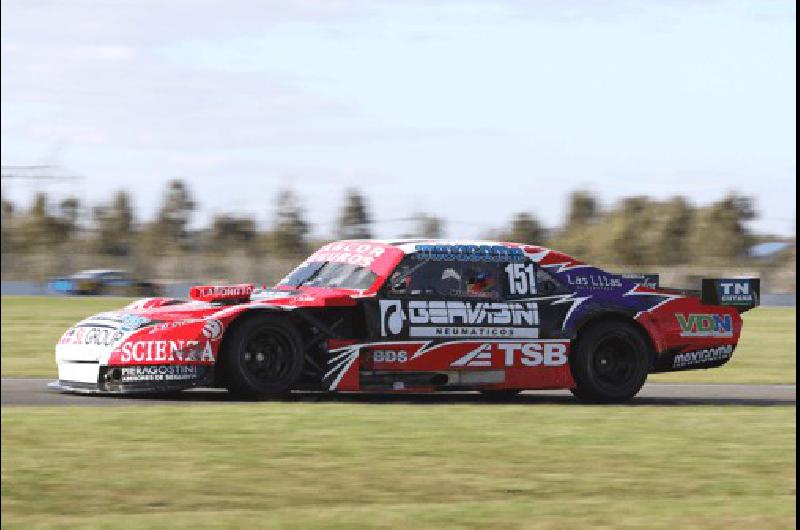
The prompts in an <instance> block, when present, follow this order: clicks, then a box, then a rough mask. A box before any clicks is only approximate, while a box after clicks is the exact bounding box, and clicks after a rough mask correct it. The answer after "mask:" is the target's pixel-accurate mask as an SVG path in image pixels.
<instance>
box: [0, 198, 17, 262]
mask: <svg viewBox="0 0 800 530" xmlns="http://www.w3.org/2000/svg"><path fill="white" fill-rule="evenodd" d="M0 203H2V221H0V232H2V235H1V236H0V249H2V252H3V253H5V252H13V251H14V250H16V241H15V237H14V235H15V234H16V231H15V228H16V215H15V213H16V208H15V206H14V203H13V202H11V201H10V200H6V198H5V197H2V199H0Z"/></svg>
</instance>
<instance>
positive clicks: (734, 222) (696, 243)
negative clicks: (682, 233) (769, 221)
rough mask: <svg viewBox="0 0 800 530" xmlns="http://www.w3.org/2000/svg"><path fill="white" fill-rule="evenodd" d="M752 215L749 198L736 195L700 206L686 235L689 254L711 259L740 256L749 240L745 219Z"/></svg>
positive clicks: (750, 240) (753, 210)
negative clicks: (687, 236)
mask: <svg viewBox="0 0 800 530" xmlns="http://www.w3.org/2000/svg"><path fill="white" fill-rule="evenodd" d="M755 217H756V211H755V208H754V206H753V199H752V198H750V197H743V196H740V195H737V194H730V195H728V196H727V197H725V198H723V199H722V200H720V201H717V202H714V203H712V204H711V205H709V206H707V207H704V208H700V209H699V210H698V212H697V215H696V217H695V222H694V224H693V226H692V231H691V235H690V238H689V245H690V252H691V254H692V255H693V256H694V257H695V258H696V259H704V260H712V261H717V260H730V259H731V258H738V257H742V256H743V255H744V254H745V251H746V250H747V249H748V248H749V247H750V245H751V244H752V242H753V237H752V235H751V234H750V232H749V231H748V229H747V227H746V226H745V222H747V221H750V220H752V219H754V218H755Z"/></svg>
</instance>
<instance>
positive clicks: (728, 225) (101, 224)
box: [2, 180, 756, 266]
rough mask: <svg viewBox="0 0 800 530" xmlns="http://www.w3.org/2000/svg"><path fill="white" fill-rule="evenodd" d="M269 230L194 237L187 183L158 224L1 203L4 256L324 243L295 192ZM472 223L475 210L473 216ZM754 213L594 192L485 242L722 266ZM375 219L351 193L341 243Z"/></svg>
mask: <svg viewBox="0 0 800 530" xmlns="http://www.w3.org/2000/svg"><path fill="white" fill-rule="evenodd" d="M275 204H276V205H277V207H276V210H275V212H274V215H273V218H272V220H271V222H270V225H269V227H268V228H267V229H263V230H259V228H258V226H257V223H256V221H255V219H253V218H252V217H250V216H246V215H237V214H235V213H227V214H216V215H214V216H213V217H212V218H211V220H210V223H209V224H208V226H206V227H204V228H202V229H192V228H191V221H192V217H193V215H195V214H196V212H197V209H198V205H197V202H196V201H195V200H194V197H193V194H192V192H191V190H190V188H189V186H188V184H187V183H186V182H185V181H182V180H172V181H170V182H169V183H168V184H167V186H166V189H165V190H164V193H163V196H162V199H161V202H160V205H159V207H158V209H157V211H156V213H155V215H154V217H153V218H152V219H150V220H149V221H145V222H137V216H136V212H135V207H134V204H133V202H132V199H131V196H130V195H129V194H128V193H127V192H126V191H122V190H120V191H117V192H116V193H114V195H113V197H112V198H111V200H109V201H108V202H107V203H104V204H100V205H94V206H91V207H90V206H89V205H84V204H81V202H80V201H79V200H78V199H77V198H74V197H68V198H65V199H63V200H61V201H60V202H58V203H54V204H51V202H50V199H49V197H48V195H47V194H45V193H37V194H36V195H35V197H34V199H33V202H32V204H31V205H30V206H29V207H28V208H23V209H20V208H19V207H17V205H15V204H13V203H12V202H11V201H8V200H6V199H5V198H4V199H3V200H2V252H3V253H4V254H6V253H15V254H47V253H53V252H56V251H58V252H63V251H64V248H65V246H67V245H68V246H69V249H70V252H81V253H85V254H96V255H101V256H115V257H126V256H132V255H134V254H136V255H137V256H139V257H141V256H147V257H150V258H152V257H158V256H164V255H184V254H202V255H204V256H212V257H213V256H214V255H220V256H221V255H226V254H228V253H230V252H231V251H234V250H240V251H244V252H247V253H248V254H251V255H255V256H269V255H272V256H276V257H282V258H283V257H285V258H297V257H302V256H305V255H307V254H308V253H309V252H310V251H311V250H312V248H313V247H315V246H317V245H319V244H320V243H321V241H318V240H312V238H311V232H310V228H311V227H310V224H309V222H308V220H307V216H306V211H305V209H304V207H303V206H302V204H301V201H300V200H299V198H298V196H297V195H296V194H295V193H294V192H293V191H292V190H291V189H283V190H281V191H280V192H279V193H278V194H277V197H276V201H275ZM465 214H466V215H469V212H465ZM755 215H756V212H755V209H754V207H753V201H752V199H750V198H748V197H744V196H740V195H736V194H729V195H727V196H725V197H723V198H721V199H720V200H718V201H716V202H713V203H711V204H708V205H705V206H695V205H693V204H692V203H691V202H689V201H688V200H687V199H686V198H685V197H680V196H677V197H673V198H671V199H668V200H656V199H653V198H649V197H644V196H637V197H628V198H625V199H622V200H621V201H619V202H618V203H617V204H615V205H614V206H613V207H611V208H606V209H603V208H601V206H600V204H599V203H598V202H597V200H596V199H595V198H594V197H593V196H592V194H591V193H589V192H586V191H576V192H574V193H572V194H571V195H570V197H569V202H568V206H567V213H566V218H565V220H564V222H563V224H562V225H561V226H559V227H555V228H549V229H547V228H545V227H544V226H543V225H542V224H541V222H540V221H539V220H538V219H537V217H536V215H535V213H534V212H533V211H529V212H518V213H515V214H512V215H510V219H509V221H508V223H507V225H506V226H504V227H500V228H496V229H488V228H487V229H486V230H484V231H483V232H482V233H477V234H476V236H477V237H478V238H484V239H492V240H501V241H516V242H524V243H530V244H540V245H546V246H551V247H553V248H557V249H559V250H563V251H565V252H567V253H570V254H573V255H575V256H576V257H579V258H581V259H584V260H587V261H593V262H598V263H614V264H619V265H632V266H633V265H676V264H691V263H717V262H719V263H724V262H730V260H732V259H737V258H742V257H743V256H744V254H745V251H746V249H747V248H748V247H749V246H750V245H751V244H752V243H753V242H754V241H755V236H754V235H753V234H751V233H750V232H749V231H748V229H747V225H746V223H747V221H749V220H751V219H753V218H754V217H755ZM409 220H410V221H412V228H411V230H410V231H409V233H398V234H396V236H398V237H426V238H441V237H446V235H447V234H446V225H445V222H444V220H443V219H442V218H440V217H438V216H436V215H432V214H429V213H425V212H417V213H415V214H413V215H412V216H411V217H410V218H409ZM374 224H375V220H374V218H373V217H372V214H371V212H370V210H369V205H368V201H367V198H366V197H365V196H364V195H363V194H362V193H361V192H360V191H359V190H357V189H348V190H346V192H345V194H344V202H343V204H342V206H341V208H340V211H339V214H338V217H337V219H336V221H335V235H336V237H337V238H340V239H361V238H371V237H372V236H373V234H374Z"/></svg>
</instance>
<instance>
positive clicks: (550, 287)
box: [503, 261, 572, 298]
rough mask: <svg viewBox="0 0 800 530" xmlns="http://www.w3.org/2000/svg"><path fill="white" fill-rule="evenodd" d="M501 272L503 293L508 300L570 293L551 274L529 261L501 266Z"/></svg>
mask: <svg viewBox="0 0 800 530" xmlns="http://www.w3.org/2000/svg"><path fill="white" fill-rule="evenodd" d="M503 272H504V277H503V281H504V283H505V293H506V296H507V297H508V298H527V297H531V296H550V295H556V294H566V293H569V292H572V291H571V290H570V289H567V288H566V287H564V285H563V284H561V282H559V281H558V280H557V279H556V278H555V277H554V276H553V275H552V274H550V273H549V272H547V271H545V270H542V269H541V268H539V267H538V266H537V265H536V264H534V263H532V262H529V261H525V262H512V263H506V264H503Z"/></svg>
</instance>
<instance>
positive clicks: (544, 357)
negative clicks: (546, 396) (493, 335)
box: [450, 342, 567, 368]
mask: <svg viewBox="0 0 800 530" xmlns="http://www.w3.org/2000/svg"><path fill="white" fill-rule="evenodd" d="M495 348H498V349H499V350H500V351H501V352H502V358H503V365H504V366H506V367H511V366H519V365H522V366H528V367H534V366H563V365H564V364H566V363H567V345H566V344H564V343H560V342H545V343H542V342H526V343H522V342H519V343H514V342H500V343H496V344H481V345H480V346H478V347H477V348H475V349H474V350H472V351H470V352H469V353H467V354H466V355H464V356H462V357H460V358H458V359H456V360H455V361H453V362H452V363H450V366H452V367H455V368H459V367H470V368H490V367H492V366H493V364H492V361H493V356H492V353H493V352H494V351H497V350H495Z"/></svg>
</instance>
